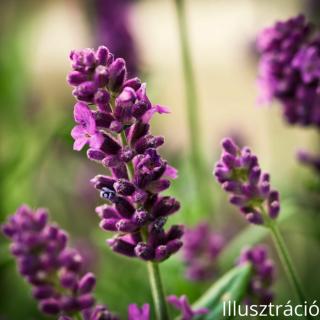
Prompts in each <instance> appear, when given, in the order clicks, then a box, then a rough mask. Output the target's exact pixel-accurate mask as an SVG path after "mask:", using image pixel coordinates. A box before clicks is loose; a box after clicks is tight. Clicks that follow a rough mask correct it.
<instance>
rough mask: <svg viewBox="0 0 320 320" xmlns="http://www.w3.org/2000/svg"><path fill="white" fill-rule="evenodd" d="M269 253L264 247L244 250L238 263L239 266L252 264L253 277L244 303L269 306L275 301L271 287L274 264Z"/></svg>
mask: <svg viewBox="0 0 320 320" xmlns="http://www.w3.org/2000/svg"><path fill="white" fill-rule="evenodd" d="M267 255H268V252H267V250H266V248H265V247H264V246H255V247H253V248H249V249H244V250H243V251H242V252H241V254H240V258H239V260H238V261H237V264H238V265H242V264H245V263H250V264H251V265H252V276H251V279H250V283H249V287H248V291H247V295H246V297H245V299H244V301H245V302H246V303H247V304H249V305H250V304H256V305H262V304H269V303H270V302H272V300H273V296H274V295H273V292H272V291H271V289H270V288H271V285H272V283H273V280H274V273H275V268H274V263H273V261H272V260H270V259H268V256H267Z"/></svg>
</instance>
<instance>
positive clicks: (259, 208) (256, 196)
mask: <svg viewBox="0 0 320 320" xmlns="http://www.w3.org/2000/svg"><path fill="white" fill-rule="evenodd" d="M221 145H222V148H223V152H222V154H221V158H220V160H219V161H218V162H217V164H216V166H215V169H214V175H215V177H216V179H217V181H218V182H219V183H220V184H221V185H222V188H223V189H224V190H225V191H226V192H228V193H230V197H229V200H230V202H231V203H232V204H233V205H235V206H237V207H239V208H240V212H241V213H242V214H243V215H244V217H245V218H246V219H247V220H248V221H249V222H250V223H252V224H258V225H262V226H264V227H266V228H268V229H269V230H270V232H271V234H272V237H273V240H274V243H275V245H276V248H277V250H278V254H279V256H280V259H281V261H282V264H283V266H284V269H285V271H286V272H287V276H288V279H289V281H290V282H291V284H292V286H293V288H294V289H295V291H296V294H297V296H298V298H299V301H300V303H302V304H303V303H304V301H305V295H304V292H303V290H302V288H301V284H300V281H299V279H298V277H297V274H296V271H295V269H294V266H293V263H292V261H291V258H290V256H289V253H288V250H287V248H286V244H285V242H284V240H283V238H282V235H281V233H280V231H279V229H278V227H277V224H276V218H277V217H278V215H279V212H280V199H279V193H278V192H277V191H275V190H272V189H271V187H270V176H269V174H266V173H262V172H261V169H260V166H259V163H258V158H257V157H256V156H255V155H253V154H252V153H251V150H250V149H249V148H247V147H243V148H241V149H240V148H239V147H238V146H237V145H236V144H235V143H234V142H233V141H232V140H231V139H229V138H226V139H224V140H223V141H222V143H221Z"/></svg>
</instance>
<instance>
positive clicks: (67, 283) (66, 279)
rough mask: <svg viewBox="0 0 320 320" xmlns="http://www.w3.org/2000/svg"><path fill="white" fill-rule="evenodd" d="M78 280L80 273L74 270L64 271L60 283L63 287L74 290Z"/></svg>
mask: <svg viewBox="0 0 320 320" xmlns="http://www.w3.org/2000/svg"><path fill="white" fill-rule="evenodd" d="M77 282H78V275H77V274H76V273H74V272H70V271H63V272H62V274H60V283H61V285H62V287H64V288H66V289H71V290H73V289H74V288H75V287H76V285H77Z"/></svg>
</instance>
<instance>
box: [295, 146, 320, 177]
mask: <svg viewBox="0 0 320 320" xmlns="http://www.w3.org/2000/svg"><path fill="white" fill-rule="evenodd" d="M297 158H298V160H299V161H300V162H301V163H302V164H304V165H306V166H308V167H310V168H311V169H313V170H314V171H315V172H317V173H318V174H320V155H316V154H311V153H310V152H308V151H305V150H299V151H298V152H297Z"/></svg>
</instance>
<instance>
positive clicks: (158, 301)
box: [147, 261, 169, 320]
mask: <svg viewBox="0 0 320 320" xmlns="http://www.w3.org/2000/svg"><path fill="white" fill-rule="evenodd" d="M147 267H148V274H149V281H150V287H151V293H152V298H153V302H154V307H155V313H156V319H157V320H168V319H169V314H168V309H167V302H166V299H165V293H164V289H163V285H162V280H161V274H160V269H159V264H158V263H157V262H153V261H147Z"/></svg>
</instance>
